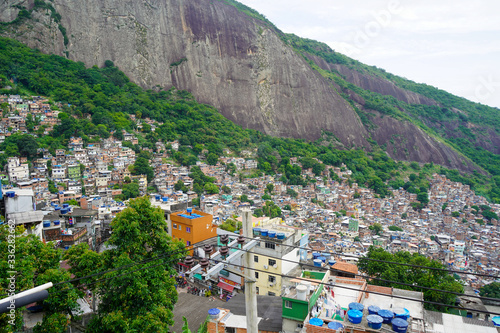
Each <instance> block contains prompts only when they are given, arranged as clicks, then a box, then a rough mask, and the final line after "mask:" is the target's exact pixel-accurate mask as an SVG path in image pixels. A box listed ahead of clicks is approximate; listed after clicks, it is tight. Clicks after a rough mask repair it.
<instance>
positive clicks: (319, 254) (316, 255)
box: [313, 252, 321, 259]
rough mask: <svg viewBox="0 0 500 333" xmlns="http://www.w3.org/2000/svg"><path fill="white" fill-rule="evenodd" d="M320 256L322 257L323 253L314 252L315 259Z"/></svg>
mask: <svg viewBox="0 0 500 333" xmlns="http://www.w3.org/2000/svg"><path fill="white" fill-rule="evenodd" d="M319 257H321V253H319V252H313V259H318V258H319Z"/></svg>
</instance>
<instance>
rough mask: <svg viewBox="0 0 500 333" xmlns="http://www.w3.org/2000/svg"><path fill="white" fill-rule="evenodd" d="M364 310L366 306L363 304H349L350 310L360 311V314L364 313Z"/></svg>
mask: <svg viewBox="0 0 500 333" xmlns="http://www.w3.org/2000/svg"><path fill="white" fill-rule="evenodd" d="M364 308H365V307H364V305H363V304H361V303H356V302H352V303H349V310H358V311H360V312H363V309H364Z"/></svg>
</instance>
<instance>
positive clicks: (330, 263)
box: [328, 259, 337, 266]
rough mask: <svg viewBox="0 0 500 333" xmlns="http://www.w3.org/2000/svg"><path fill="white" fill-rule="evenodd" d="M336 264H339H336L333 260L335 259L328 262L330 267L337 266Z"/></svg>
mask: <svg viewBox="0 0 500 333" xmlns="http://www.w3.org/2000/svg"><path fill="white" fill-rule="evenodd" d="M336 263H337V262H336V261H335V260H333V259H330V260H328V265H330V266H333V265H335V264H336Z"/></svg>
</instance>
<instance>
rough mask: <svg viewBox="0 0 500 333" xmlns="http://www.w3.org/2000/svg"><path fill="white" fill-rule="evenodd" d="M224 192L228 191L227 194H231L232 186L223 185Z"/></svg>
mask: <svg viewBox="0 0 500 333" xmlns="http://www.w3.org/2000/svg"><path fill="white" fill-rule="evenodd" d="M222 192H224V193H226V194H230V193H231V188H230V187H228V186H226V185H224V186H222Z"/></svg>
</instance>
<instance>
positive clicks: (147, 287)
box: [67, 197, 186, 332]
mask: <svg viewBox="0 0 500 333" xmlns="http://www.w3.org/2000/svg"><path fill="white" fill-rule="evenodd" d="M111 226H112V228H113V233H112V234H111V237H110V238H109V241H108V244H109V245H110V246H111V247H112V249H110V250H107V251H105V252H103V253H101V254H93V253H91V251H89V250H88V248H85V245H81V247H78V248H76V250H74V251H73V252H71V251H68V255H67V256H68V257H69V259H70V265H71V267H72V268H71V273H73V274H74V275H75V276H76V277H81V276H85V275H86V274H87V273H88V272H89V271H91V270H92V268H91V267H92V266H94V267H95V268H94V269H96V270H98V271H107V270H113V271H110V272H108V273H106V274H103V275H101V276H99V277H98V279H100V280H101V281H99V282H98V283H96V293H97V294H98V295H99V298H100V304H99V308H98V312H97V315H96V316H95V317H94V318H93V319H92V322H91V323H90V325H89V327H88V330H89V331H90V332H132V331H137V332H167V331H168V330H169V326H171V325H172V324H173V313H172V311H173V307H174V304H175V302H176V301H177V291H176V290H175V287H174V283H175V280H174V278H173V276H175V275H176V272H175V270H174V268H173V267H174V265H175V264H176V263H177V262H178V261H179V260H181V258H182V257H184V256H185V255H186V251H185V247H184V244H183V243H182V242H180V241H174V240H172V239H171V237H170V236H169V235H168V234H167V231H166V230H167V229H168V227H167V223H166V222H165V217H164V213H163V211H162V210H161V209H160V208H155V207H153V206H152V205H151V203H150V201H149V199H148V197H140V198H137V199H134V200H131V201H130V202H129V206H128V207H127V208H126V209H124V210H123V211H122V212H120V213H119V214H118V215H117V216H116V218H115V219H114V220H113V221H112V223H111ZM137 263H141V264H140V265H137ZM81 268H84V269H83V272H81V271H80V269H81ZM77 283H80V281H79V282H77Z"/></svg>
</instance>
